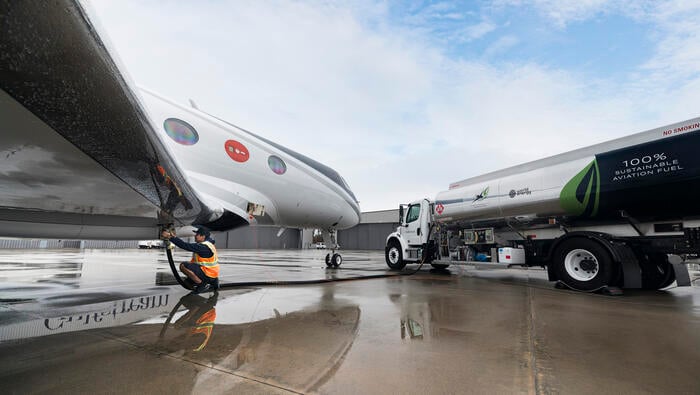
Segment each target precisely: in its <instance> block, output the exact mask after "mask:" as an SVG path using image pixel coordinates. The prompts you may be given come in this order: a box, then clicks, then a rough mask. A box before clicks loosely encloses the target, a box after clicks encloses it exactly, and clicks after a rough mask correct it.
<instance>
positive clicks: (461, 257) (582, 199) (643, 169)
mask: <svg viewBox="0 0 700 395" xmlns="http://www.w3.org/2000/svg"><path fill="white" fill-rule="evenodd" d="M399 215H400V220H399V226H398V228H397V229H396V231H395V232H393V233H391V234H390V235H389V236H388V237H387V239H386V248H385V258H386V263H387V265H388V266H389V267H390V268H392V269H402V268H403V267H404V266H405V265H406V264H407V263H430V264H431V265H432V266H434V267H436V268H447V267H448V266H450V265H457V264H474V263H475V262H477V261H485V262H487V263H488V264H487V263H484V264H483V265H494V266H495V267H509V266H511V265H522V266H541V267H544V268H546V270H547V274H548V276H549V280H551V281H558V282H559V283H560V284H563V285H565V286H567V287H569V288H571V289H574V290H579V291H588V292H592V291H596V290H600V289H603V288H605V287H617V288H645V289H661V288H665V287H668V286H670V285H671V284H672V283H673V282H674V281H675V282H676V285H678V286H682V285H690V277H689V273H688V268H687V266H686V265H685V264H686V263H688V262H691V261H692V260H694V259H696V258H697V257H698V253H700V118H695V119H691V120H688V121H684V122H679V123H676V124H672V125H668V126H664V127H660V128H656V129H652V130H648V131H645V132H641V133H637V134H633V135H630V136H627V137H622V138H619V139H616V140H612V141H608V142H605V143H601V144H596V145H593V146H590V147H586V148H581V149H578V150H575V151H571V152H566V153H563V154H559V155H555V156H552V157H548V158H544V159H540V160H536V161H533V162H529V163H525V164H522V165H519V166H513V167H510V168H506V169H503V170H499V171H495V172H492V173H488V174H483V175H480V176H477V177H472V178H468V179H465V180H462V181H458V182H455V183H452V184H451V185H450V186H449V189H448V190H447V191H444V192H440V193H438V194H437V196H436V197H435V199H434V200H429V199H421V200H417V201H415V202H413V203H410V204H402V205H400V206H399Z"/></svg>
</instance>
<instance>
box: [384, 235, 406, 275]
mask: <svg viewBox="0 0 700 395" xmlns="http://www.w3.org/2000/svg"><path fill="white" fill-rule="evenodd" d="M384 258H385V259H386V264H387V265H388V266H389V267H390V268H391V269H394V270H401V269H403V268H404V266H406V262H404V261H403V252H402V251H401V244H399V243H398V242H397V241H395V240H392V241H391V242H389V246H388V247H387V248H386V250H385V251H384Z"/></svg>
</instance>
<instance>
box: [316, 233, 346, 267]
mask: <svg viewBox="0 0 700 395" xmlns="http://www.w3.org/2000/svg"><path fill="white" fill-rule="evenodd" d="M321 234H322V235H323V243H324V244H325V245H326V246H327V247H328V248H330V249H331V252H329V253H328V254H326V267H329V268H338V267H339V266H340V265H341V264H342V263H343V257H342V256H341V255H340V254H338V253H336V252H335V251H336V250H337V249H339V248H340V246H339V245H338V242H337V239H338V231H337V230H336V229H327V230H326V229H324V230H323V231H321Z"/></svg>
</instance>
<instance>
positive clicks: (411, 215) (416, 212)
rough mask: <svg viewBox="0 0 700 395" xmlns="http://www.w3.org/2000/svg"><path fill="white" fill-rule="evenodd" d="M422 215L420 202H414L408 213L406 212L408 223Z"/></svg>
mask: <svg viewBox="0 0 700 395" xmlns="http://www.w3.org/2000/svg"><path fill="white" fill-rule="evenodd" d="M418 217H420V204H412V205H410V206H409V207H408V214H406V223H409V222H413V221H415V220H417V219H418Z"/></svg>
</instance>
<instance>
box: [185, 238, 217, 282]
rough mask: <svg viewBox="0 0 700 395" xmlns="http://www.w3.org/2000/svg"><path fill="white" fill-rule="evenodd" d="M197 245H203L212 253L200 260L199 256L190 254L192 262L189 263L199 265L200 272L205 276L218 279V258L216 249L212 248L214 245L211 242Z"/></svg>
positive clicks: (194, 253)
mask: <svg viewBox="0 0 700 395" xmlns="http://www.w3.org/2000/svg"><path fill="white" fill-rule="evenodd" d="M199 244H204V245H205V246H207V247H209V249H210V250H211V252H213V253H214V255H212V256H211V257H209V258H202V257H201V256H199V255H197V253H196V252H193V253H192V260H190V262H191V263H196V264H199V265H200V266H201V267H202V271H203V272H204V274H206V275H207V277H209V278H218V277H219V256H218V255H217V254H216V247H214V244H212V243H211V242H208V241H205V242H202V243H199Z"/></svg>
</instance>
